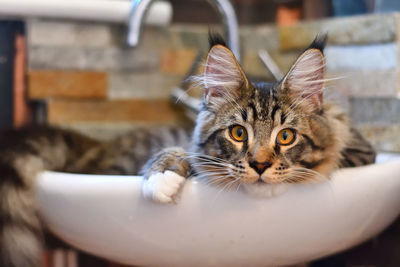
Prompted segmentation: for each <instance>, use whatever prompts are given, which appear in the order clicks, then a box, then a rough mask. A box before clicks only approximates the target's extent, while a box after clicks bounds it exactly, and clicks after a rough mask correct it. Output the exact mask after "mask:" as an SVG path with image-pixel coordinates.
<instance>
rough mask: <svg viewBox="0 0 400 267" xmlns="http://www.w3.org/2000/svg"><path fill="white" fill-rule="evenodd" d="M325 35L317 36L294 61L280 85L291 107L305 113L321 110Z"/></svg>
mask: <svg viewBox="0 0 400 267" xmlns="http://www.w3.org/2000/svg"><path fill="white" fill-rule="evenodd" d="M326 38H327V37H326V35H321V36H317V37H316V38H315V40H314V42H313V43H312V44H311V45H310V47H309V48H308V49H306V50H305V51H304V53H303V54H301V55H300V57H299V58H298V59H297V60H296V62H295V63H294V64H293V66H292V67H291V68H290V70H289V72H288V73H287V74H286V76H285V77H284V79H283V82H282V84H281V86H282V88H281V90H283V91H284V92H285V93H286V94H287V95H288V96H289V99H290V101H291V102H292V104H293V106H296V107H297V106H298V107H301V108H302V109H303V110H304V111H305V112H307V113H309V112H315V111H318V110H319V109H320V108H321V105H322V101H323V93H322V91H323V88H324V76H325V57H324V54H323V49H324V46H325V43H326Z"/></svg>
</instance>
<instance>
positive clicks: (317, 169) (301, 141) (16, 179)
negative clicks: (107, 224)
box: [0, 38, 375, 267]
mask: <svg viewBox="0 0 400 267" xmlns="http://www.w3.org/2000/svg"><path fill="white" fill-rule="evenodd" d="M324 43H325V40H324V38H320V39H317V40H316V41H315V42H314V43H313V44H312V45H311V46H310V48H308V49H307V50H306V51H305V52H304V53H303V54H302V55H301V56H300V58H299V59H298V60H297V61H296V63H295V64H294V65H293V67H292V68H291V70H290V71H289V73H288V74H287V75H286V76H285V78H284V79H283V80H282V81H281V82H279V83H277V84H269V83H251V82H250V81H248V80H247V78H246V76H245V74H244V72H243V71H242V69H241V68H240V66H239V64H238V62H237V61H236V59H235V58H234V56H233V55H232V53H231V52H230V51H229V49H227V48H226V47H225V46H224V44H223V42H222V41H221V39H220V38H213V39H211V46H212V48H211V49H210V52H209V54H208V58H207V62H206V65H205V71H204V75H202V76H200V77H195V79H194V81H195V82H198V83H200V84H201V85H202V86H203V87H204V88H205V94H204V99H203V108H202V110H201V112H200V114H199V115H198V119H197V122H196V127H195V130H194V134H193V136H192V137H190V135H189V134H188V132H187V131H185V130H182V129H179V128H173V127H172V128H168V127H164V128H161V129H153V130H145V129H142V130H136V131H134V132H132V133H130V134H128V135H126V136H123V137H121V138H118V139H117V140H114V141H111V142H99V141H95V140H92V139H90V138H87V137H84V136H82V135H80V134H77V133H74V132H70V131H66V130H60V129H56V128H51V127H39V128H30V129H26V130H11V131H8V132H5V133H4V134H3V135H2V136H1V139H0V152H1V153H0V174H1V177H0V265H1V266H14V267H31V266H39V265H40V251H41V247H42V227H41V222H40V216H39V214H38V209H37V204H36V203H37V202H36V200H35V194H34V190H33V189H34V182H35V177H36V174H37V173H38V172H40V171H42V170H44V169H48V170H56V171H66V172H82V173H96V174H137V173H138V172H139V170H140V168H141V166H143V165H144V167H143V169H142V172H141V173H142V174H143V175H144V177H145V182H144V184H143V194H144V196H145V197H148V198H150V199H152V200H155V201H158V202H163V203H169V202H174V201H175V196H176V194H177V193H178V192H179V189H180V188H181V186H182V184H183V182H184V179H185V178H187V177H188V176H190V175H192V174H195V175H196V176H198V177H204V178H205V179H207V181H208V182H209V183H215V184H219V185H224V186H226V185H228V186H233V185H238V186H239V185H243V186H244V187H245V188H246V189H247V190H249V191H251V192H253V193H257V194H260V193H262V194H264V195H265V192H268V193H267V194H270V193H271V192H272V194H274V193H276V191H277V190H278V191H280V187H281V186H284V185H286V184H289V183H300V182H308V181H315V180H321V179H324V177H327V176H329V174H330V173H331V172H332V171H333V170H335V169H336V168H338V167H344V166H358V165H364V164H368V163H372V162H374V159H375V152H374V151H373V149H372V147H371V146H370V145H369V144H368V143H367V142H366V141H365V140H364V139H363V138H362V137H361V135H359V133H358V132H357V131H355V130H354V129H352V128H351V127H350V126H349V121H348V119H347V116H346V115H345V114H344V113H342V112H341V111H340V110H339V109H338V108H337V107H336V106H334V105H330V104H323V101H322V90H323V79H324V57H323V54H322V49H323V46H324ZM234 125H241V126H243V127H244V128H245V130H246V131H247V134H248V137H247V139H246V140H245V141H242V142H237V141H234V140H233V138H232V136H231V134H230V131H231V130H232V127H233V126H234ZM284 128H290V129H293V130H295V131H296V134H295V136H296V139H295V141H294V142H293V143H292V144H290V145H287V146H283V145H278V144H277V142H276V138H277V137H276V136H277V132H278V131H279V130H281V129H284ZM189 143H190V144H189ZM149 158H150V159H149ZM148 159H149V160H148ZM146 161H147V163H146V164H145V162H146ZM260 166H261V167H262V169H260V168H261V167H260Z"/></svg>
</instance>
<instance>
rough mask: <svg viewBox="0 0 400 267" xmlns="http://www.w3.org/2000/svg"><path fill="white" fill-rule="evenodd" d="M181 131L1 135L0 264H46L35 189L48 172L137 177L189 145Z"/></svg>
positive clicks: (49, 131) (18, 266) (44, 129)
mask: <svg viewBox="0 0 400 267" xmlns="http://www.w3.org/2000/svg"><path fill="white" fill-rule="evenodd" d="M189 141H190V134H189V132H188V131H186V130H184V129H181V128H177V127H160V128H156V129H155V128H153V129H138V130H135V131H133V132H132V133H129V134H127V135H126V136H122V137H120V138H117V139H116V140H114V141H109V142H98V141H95V140H92V139H90V138H87V137H85V136H82V135H79V134H77V133H74V132H70V131H66V130H60V129H56V128H51V127H40V128H29V129H24V130H18V131H16V130H11V131H7V132H5V133H3V134H2V135H1V136H0V151H1V154H0V174H1V176H0V266H2V267H33V266H35V267H36V266H41V249H42V246H43V236H42V226H41V222H40V216H39V214H38V210H37V206H36V203H37V202H36V199H35V194H34V191H33V188H34V186H33V185H34V179H35V177H36V174H37V173H38V172H40V171H43V170H45V169H46V170H55V171H66V172H75V173H91V174H138V172H139V170H140V168H141V166H142V165H144V163H145V162H146V161H147V160H148V159H149V158H150V156H151V155H152V154H154V153H156V152H157V151H160V150H161V149H162V148H165V147H169V146H174V145H182V146H184V147H185V146H186V147H187V146H188V144H189Z"/></svg>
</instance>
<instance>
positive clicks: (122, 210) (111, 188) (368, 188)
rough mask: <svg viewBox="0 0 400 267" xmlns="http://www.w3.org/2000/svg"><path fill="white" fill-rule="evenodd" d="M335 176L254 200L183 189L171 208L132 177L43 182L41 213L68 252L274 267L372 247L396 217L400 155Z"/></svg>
mask: <svg viewBox="0 0 400 267" xmlns="http://www.w3.org/2000/svg"><path fill="white" fill-rule="evenodd" d="M377 162H378V163H376V164H373V165H369V166H364V167H358V168H348V169H341V170H339V171H337V172H336V173H334V174H333V177H332V179H331V180H330V181H329V182H325V183H320V184H306V185H296V186H293V187H291V188H290V190H289V191H288V192H286V193H285V194H283V195H280V196H277V197H274V198H269V199H268V198H257V197H252V196H249V195H248V194H246V193H245V192H242V191H238V192H236V191H224V192H220V190H219V189H217V188H213V187H209V186H206V185H203V184H202V183H198V182H196V181H193V180H188V181H187V182H186V184H185V186H184V189H183V191H182V196H181V199H180V201H179V203H178V204H176V205H162V204H155V203H151V202H149V201H147V200H145V199H143V197H142V196H141V183H142V178H141V177H137V176H102V175H96V176H95V175H83V174H82V175H81V174H66V173H56V172H43V173H42V174H41V175H40V177H39V179H38V184H37V190H38V197H39V200H40V207H41V213H42V215H43V218H44V220H45V222H46V223H47V225H48V227H49V228H50V230H51V231H52V232H54V233H55V234H56V235H58V236H59V237H60V238H62V239H63V240H65V241H66V242H68V243H70V244H71V245H73V246H75V247H77V248H79V249H81V250H84V251H86V252H89V253H91V254H94V255H97V256H100V257H103V258H107V259H110V260H113V261H116V262H120V263H125V264H132V265H137V266H228V265H229V266H244V265H246V266H260V265H262V266H271V265H272V266H276V265H289V264H295V263H301V262H306V261H310V260H312V259H316V258H319V257H322V256H326V255H329V254H332V253H335V252H338V251H341V250H344V249H347V248H350V247H352V246H354V245H356V244H359V243H361V242H362V241H364V240H366V239H369V238H371V237H372V236H374V235H376V234H377V233H379V232H380V231H382V230H383V229H384V228H385V227H386V226H388V225H389V224H390V223H391V222H392V221H393V220H394V219H395V218H396V217H397V216H398V214H399V212H400V194H399V192H400V155H388V154H381V155H379V156H378V160H377Z"/></svg>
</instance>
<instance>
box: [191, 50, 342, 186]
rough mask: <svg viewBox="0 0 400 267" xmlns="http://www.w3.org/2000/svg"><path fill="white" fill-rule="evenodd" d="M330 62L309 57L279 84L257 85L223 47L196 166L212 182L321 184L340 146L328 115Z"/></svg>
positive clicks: (208, 74)
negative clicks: (325, 96)
mask: <svg viewBox="0 0 400 267" xmlns="http://www.w3.org/2000/svg"><path fill="white" fill-rule="evenodd" d="M323 75H324V57H323V54H322V51H321V50H319V49H317V48H310V49H308V50H306V51H305V52H304V53H303V54H302V55H301V56H300V57H299V59H298V60H297V61H296V63H295V64H294V65H293V67H292V68H291V70H290V71H289V73H288V74H287V75H286V77H285V78H284V79H283V81H282V82H280V83H278V84H267V83H258V84H253V83H250V82H249V81H248V80H247V79H246V77H245V75H244V73H243V71H242V70H241V68H240V66H239V64H238V62H237V61H236V60H235V58H234V57H233V55H232V53H231V52H230V51H229V50H228V49H227V48H225V47H223V46H221V45H217V46H214V47H213V48H212V49H211V50H210V52H209V55H208V59H207V63H206V68H205V73H204V76H203V77H202V82H203V84H204V87H205V89H206V92H205V95H204V108H203V110H202V111H201V112H200V114H199V116H198V120H197V124H196V130H195V134H194V142H195V149H196V151H195V152H196V153H199V155H204V156H198V155H197V156H194V157H193V166H194V168H195V169H196V171H197V172H198V174H199V175H200V176H206V177H207V178H208V179H210V181H211V182H212V183H215V184H218V183H221V184H229V183H230V184H231V185H234V184H244V185H255V186H257V187H258V186H260V185H263V184H268V185H273V184H282V183H300V182H305V181H310V180H317V179H319V176H322V175H320V174H319V173H323V174H326V173H324V172H329V171H331V170H332V168H333V167H334V166H327V164H326V162H325V159H328V158H329V156H328V154H327V153H329V151H328V152H327V149H329V145H330V142H331V141H332V136H331V132H330V131H329V127H330V126H329V123H328V122H327V120H326V119H325V117H324V116H323V108H322V88H323Z"/></svg>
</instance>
